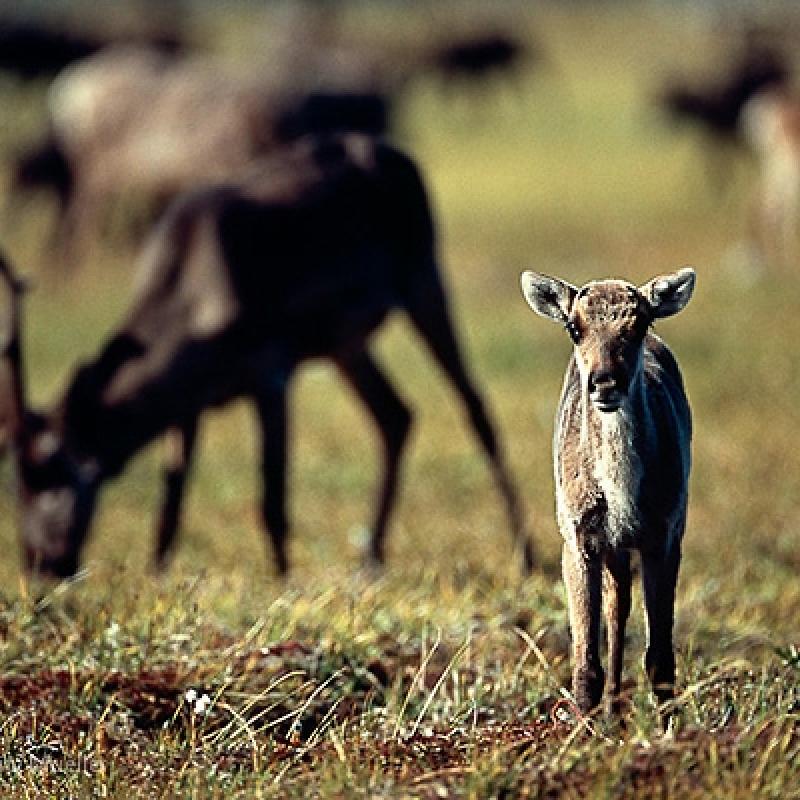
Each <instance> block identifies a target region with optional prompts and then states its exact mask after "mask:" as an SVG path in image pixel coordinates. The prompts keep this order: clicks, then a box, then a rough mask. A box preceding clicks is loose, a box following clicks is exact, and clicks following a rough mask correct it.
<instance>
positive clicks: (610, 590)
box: [603, 550, 631, 713]
mask: <svg viewBox="0 0 800 800" xmlns="http://www.w3.org/2000/svg"><path fill="white" fill-rule="evenodd" d="M603 612H604V614H605V620H606V639H607V642H608V684H607V687H606V688H607V690H608V695H609V698H610V702H611V709H610V710H611V711H612V712H613V713H617V712H618V711H619V694H620V691H621V690H622V662H623V649H624V646H625V626H626V624H627V622H628V617H629V616H630V612H631V556H630V553H629V552H628V551H627V550H610V551H608V552H607V553H606V554H605V561H604V564H603Z"/></svg>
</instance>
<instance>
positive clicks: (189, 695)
mask: <svg viewBox="0 0 800 800" xmlns="http://www.w3.org/2000/svg"><path fill="white" fill-rule="evenodd" d="M183 697H184V699H185V700H186V702H187V703H194V701H195V700H197V692H196V691H195V690H194V689H187V690H186V694H185V695H184V696H183Z"/></svg>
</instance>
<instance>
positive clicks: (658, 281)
mask: <svg viewBox="0 0 800 800" xmlns="http://www.w3.org/2000/svg"><path fill="white" fill-rule="evenodd" d="M694 281H695V271H694V270H693V269H692V268H691V267H684V268H683V269H679V270H678V271H677V272H673V273H672V274H670V275H659V276H658V277H657V278H653V280H651V281H648V282H647V283H645V284H644V285H643V286H640V287H639V291H640V292H641V293H642V294H643V295H644V297H645V299H646V300H647V302H648V303H650V308H651V309H652V310H653V317H654V318H661V317H671V316H672V315H673V314H677V313H678V312H679V311H681V310H682V309H683V307H684V306H685V305H686V304H687V303H688V302H689V298H691V296H692V292H693V291H694Z"/></svg>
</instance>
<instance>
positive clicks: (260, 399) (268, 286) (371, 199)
mask: <svg viewBox="0 0 800 800" xmlns="http://www.w3.org/2000/svg"><path fill="white" fill-rule="evenodd" d="M7 275H9V276H10V273H7ZM12 283H13V281H11V282H10V285H11V284H12ZM15 296H17V295H15ZM17 297H18V296H17ZM393 309H402V310H405V311H406V312H407V313H408V314H409V316H410V318H411V320H412V322H413V324H414V326H415V328H416V329H417V330H418V332H419V333H420V335H421V337H422V339H423V340H424V341H425V342H426V344H427V345H428V346H429V348H430V350H431V351H432V353H433V355H434V357H435V358H436V359H437V361H438V362H439V363H440V365H441V366H442V368H443V370H444V371H445V373H446V374H447V375H448V377H449V378H450V380H451V381H452V383H453V385H454V387H455V388H456V390H457V391H458V392H459V394H460V395H461V396H462V398H463V400H464V402H465V404H466V408H467V411H468V414H469V417H470V421H471V424H472V426H473V427H474V429H475V431H476V433H477V435H478V437H479V439H480V441H481V444H482V446H483V448H484V450H485V451H486V453H487V455H488V457H489V460H490V463H491V466H492V470H493V474H494V477H495V479H496V481H497V483H498V485H499V488H500V490H501V492H502V494H503V497H504V499H505V502H506V506H507V510H508V514H509V519H510V523H511V528H512V531H513V533H514V537H515V540H517V541H519V542H520V544H521V546H522V547H523V549H524V553H525V559H526V564H527V565H528V566H529V565H530V563H531V552H530V549H529V547H528V545H527V542H525V541H524V534H523V531H522V515H521V509H520V506H519V503H518V501H517V495H516V492H515V489H514V487H513V484H512V481H511V479H510V476H509V474H508V471H507V469H506V466H505V464H504V461H503V457H502V453H501V451H500V447H499V444H498V440H497V437H496V435H495V433H494V429H493V426H492V425H491V423H490V421H489V418H488V416H487V413H486V410H485V407H484V404H483V402H482V400H481V398H480V396H479V395H478V393H477V391H476V390H475V388H474V386H473V384H472V381H471V379H470V377H469V376H468V374H467V370H466V367H465V364H464V361H463V359H462V357H461V354H460V350H459V347H458V344H457V340H456V337H455V334H454V331H453V327H452V323H451V320H450V316H449V312H448V308H447V302H446V297H445V292H444V288H443V286H442V282H441V277H440V274H439V270H438V266H437V258H436V252H435V242H434V231H433V224H432V220H431V215H430V210H429V207H428V202H427V198H426V196H425V191H424V188H423V185H422V182H421V180H420V177H419V174H418V172H417V170H416V168H415V167H414V165H413V164H412V162H411V161H410V160H409V159H408V158H407V157H406V156H405V155H403V154H402V153H400V152H399V151H397V150H395V149H393V148H391V147H389V146H387V145H384V144H380V143H376V142H375V141H373V140H370V139H368V138H366V137H361V136H345V137H336V138H331V139H327V140H325V141H306V142H303V143H301V144H300V145H298V146H297V147H295V148H293V149H291V150H288V151H287V152H286V153H285V154H283V155H282V156H281V157H280V158H274V159H271V160H269V161H267V162H264V163H263V164H261V165H259V167H258V169H256V170H255V171H254V172H253V174H252V175H251V176H249V177H248V178H246V179H244V180H242V181H240V182H237V183H235V184H230V185H224V186H217V187H213V188H211V189H207V190H203V191H199V192H195V193H192V194H189V195H186V196H184V197H182V198H181V199H179V200H178V201H176V203H175V204H173V205H172V207H171V208H170V209H169V210H168V212H167V213H166V215H165V216H164V218H163V220H162V221H161V222H160V223H159V225H158V226H157V228H156V230H155V231H154V233H153V235H152V236H151V238H150V240H149V242H148V244H147V245H146V247H145V251H144V253H143V255H142V263H141V270H140V275H139V285H138V289H137V292H136V296H135V298H134V301H133V303H132V305H131V308H130V310H129V312H128V314H127V315H126V318H125V320H124V321H123V323H122V324H121V325H120V326H119V327H118V328H117V330H116V332H115V333H114V334H113V335H112V336H111V337H110V339H109V341H108V342H107V343H106V345H105V347H104V348H102V349H101V351H100V353H99V354H98V356H97V357H96V358H95V359H94V360H92V361H91V362H89V363H87V364H85V365H83V366H82V367H80V369H78V370H77V371H76V373H75V375H74V377H73V379H72V381H71V382H70V384H69V386H68V388H67V390H66V393H65V394H64V396H63V398H62V399H61V400H60V401H59V402H58V403H57V404H56V405H55V406H54V407H53V408H52V409H51V410H50V411H49V412H46V413H44V414H37V415H32V414H29V413H25V411H26V409H25V407H24V392H23V391H21V390H19V391H16V392H14V393H11V394H10V396H12V397H16V398H18V400H17V405H18V406H19V408H18V409H17V413H15V414H12V415H11V416H12V418H14V419H17V420H19V424H18V425H17V426H16V430H15V431H14V437H15V441H16V442H17V447H16V452H17V455H18V462H19V475H20V478H21V480H20V499H21V502H22V520H23V542H24V546H25V555H26V563H27V565H28V566H29V567H31V568H35V569H38V570H39V571H41V572H49V573H55V574H59V575H63V574H70V573H71V572H73V571H74V570H75V569H76V567H77V565H78V563H79V553H80V549H81V545H82V543H83V541H84V539H85V536H86V533H87V530H88V526H89V523H90V520H91V517H92V512H93V507H94V501H95V497H96V493H97V489H98V488H99V486H100V485H101V484H102V482H103V481H104V480H105V479H107V478H109V477H111V476H113V475H116V474H118V473H119V472H121V470H122V469H123V468H124V466H125V465H126V463H127V462H128V460H129V459H130V457H131V456H132V455H133V454H134V453H135V452H137V451H138V450H139V449H140V448H141V447H143V446H144V445H145V444H146V443H147V442H149V441H151V440H152V439H153V438H155V437H157V436H159V435H160V434H163V433H168V434H169V436H170V439H171V442H172V447H171V448H170V453H171V458H170V463H169V464H168V468H167V473H166V484H165V495H164V501H163V507H162V511H161V515H160V518H159V526H158V544H157V549H156V555H155V561H156V564H158V565H161V564H163V562H164V560H165V558H166V556H167V553H168V551H169V549H170V546H171V544H172V542H173V538H174V535H175V532H176V530H177V527H178V522H179V518H180V511H181V505H182V498H183V490H184V485H185V481H186V477H187V471H188V468H189V464H190V461H191V455H192V450H193V445H194V441H195V436H196V431H197V423H198V417H199V415H200V414H201V413H202V412H203V410H204V409H206V408H208V407H209V406H213V405H218V404H222V403H225V402H227V401H228V400H230V399H232V398H234V397H238V396H247V397H250V398H252V399H253V401H254V403H255V406H256V409H257V412H258V415H259V419H260V422H261V427H262V429H263V434H264V435H263V445H262V446H263V456H262V465H263V477H264V499H263V511H264V517H265V522H266V527H267V529H268V531H269V533H270V537H271V540H272V544H273V548H274V551H275V556H276V561H277V565H278V569H279V571H281V572H285V571H286V569H287V568H288V555H287V551H286V536H287V532H288V515H287V511H286V463H287V458H288V453H287V422H288V402H287V388H288V383H289V379H290V377H291V375H292V373H293V371H294V369H295V367H296V366H297V365H298V364H299V363H300V362H302V361H303V360H305V359H307V358H312V357H320V356H321V357H328V358H330V359H332V360H333V361H334V362H335V363H336V365H337V366H338V368H339V369H340V371H341V373H342V374H343V376H344V377H345V379H346V380H347V381H348V382H349V383H350V384H351V385H352V386H353V388H354V389H355V391H356V393H357V394H358V395H359V396H360V398H361V399H362V400H363V402H364V403H365V405H366V407H367V409H368V410H369V412H370V414H371V415H372V417H373V419H374V421H375V423H376V424H377V427H378V429H379V432H380V434H381V438H382V441H383V449H384V474H383V479H382V482H381V487H380V492H379V497H378V503H377V508H376V511H375V517H374V519H373V524H372V538H371V541H370V551H369V555H370V556H371V558H373V559H374V560H377V561H382V560H383V558H384V536H385V532H386V529H387V526H388V522H389V517H390V514H391V511H392V508H393V506H394V500H395V495H396V489H397V484H398V479H399V470H400V461H401V455H402V451H403V447H404V444H405V441H406V438H407V434H408V430H409V427H410V424H411V413H410V411H409V410H408V409H407V408H406V406H405V404H404V403H403V402H402V400H401V399H400V398H399V397H398V396H397V394H396V393H395V391H394V389H393V388H392V386H391V385H390V383H389V382H388V380H387V378H386V377H385V376H384V375H383V372H382V371H381V369H380V368H379V366H378V365H377V364H376V363H375V361H374V359H373V358H372V356H371V355H370V353H369V350H368V338H369V336H370V334H371V333H372V332H374V330H375V329H376V328H377V327H378V326H379V325H380V324H381V322H382V321H383V320H384V318H385V317H386V315H387V314H388V313H389V312H390V311H392V310H393ZM10 356H11V358H10V362H11V363H12V371H11V374H12V375H14V376H15V381H16V383H17V385H18V386H21V385H22V374H21V373H22V370H21V359H19V358H17V359H15V358H14V357H13V353H12V354H10Z"/></svg>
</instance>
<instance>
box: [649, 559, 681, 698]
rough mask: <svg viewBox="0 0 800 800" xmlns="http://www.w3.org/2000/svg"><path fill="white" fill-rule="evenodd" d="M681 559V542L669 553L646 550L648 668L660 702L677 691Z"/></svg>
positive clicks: (671, 696)
mask: <svg viewBox="0 0 800 800" xmlns="http://www.w3.org/2000/svg"><path fill="white" fill-rule="evenodd" d="M680 560H681V554H680V547H679V546H678V545H676V546H674V547H673V548H672V550H671V551H667V552H666V553H662V552H644V553H642V579H643V582H644V604H645V612H646V614H647V652H646V653H645V667H646V669H647V674H648V676H649V678H650V681H651V683H652V684H653V691H654V692H655V695H656V698H657V699H658V702H659V703H665V702H666V701H668V700H671V699H672V698H673V696H674V691H675V690H674V686H675V651H674V648H673V643H672V627H673V620H674V611H675V589H676V586H677V582H678V569H679V567H680Z"/></svg>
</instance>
